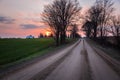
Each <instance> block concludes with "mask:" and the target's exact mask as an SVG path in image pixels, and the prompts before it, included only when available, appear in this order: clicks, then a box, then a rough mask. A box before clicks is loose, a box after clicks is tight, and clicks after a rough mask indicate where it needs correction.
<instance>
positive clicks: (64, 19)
mask: <svg viewBox="0 0 120 80" xmlns="http://www.w3.org/2000/svg"><path fill="white" fill-rule="evenodd" d="M80 10H81V7H79V4H78V2H77V0H75V1H73V0H55V1H54V2H53V3H52V4H49V5H47V6H45V8H44V12H43V16H42V20H43V21H44V22H45V23H46V24H47V25H49V26H50V28H51V30H52V32H53V33H54V36H55V40H56V45H59V43H61V44H62V43H64V42H65V36H66V30H67V27H68V26H69V25H70V24H71V23H72V22H73V20H74V18H75V16H76V14H77V13H79V12H80Z"/></svg>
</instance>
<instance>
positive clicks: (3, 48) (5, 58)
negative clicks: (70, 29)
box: [0, 38, 78, 70]
mask: <svg viewBox="0 0 120 80" xmlns="http://www.w3.org/2000/svg"><path fill="white" fill-rule="evenodd" d="M77 40H78V39H74V40H73V39H67V43H66V44H67V45H69V44H71V43H74V42H75V41H77ZM66 44H64V45H60V46H59V47H56V46H55V42H54V39H53V38H41V39H0V70H1V69H4V68H7V67H10V66H13V65H17V64H20V63H21V62H25V61H28V60H31V59H33V58H36V57H39V56H42V55H45V54H47V53H48V52H50V51H53V50H56V49H59V48H62V47H64V46H66Z"/></svg>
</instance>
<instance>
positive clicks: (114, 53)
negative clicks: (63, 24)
mask: <svg viewBox="0 0 120 80" xmlns="http://www.w3.org/2000/svg"><path fill="white" fill-rule="evenodd" d="M87 41H88V42H90V43H91V45H92V46H95V47H97V48H99V49H101V50H102V51H104V52H105V53H107V55H109V56H111V57H112V58H114V59H116V60H117V61H119V62H120V51H119V50H117V49H116V48H113V47H110V46H105V45H104V46H103V45H101V44H99V43H97V42H95V41H93V40H90V39H89V40H87Z"/></svg>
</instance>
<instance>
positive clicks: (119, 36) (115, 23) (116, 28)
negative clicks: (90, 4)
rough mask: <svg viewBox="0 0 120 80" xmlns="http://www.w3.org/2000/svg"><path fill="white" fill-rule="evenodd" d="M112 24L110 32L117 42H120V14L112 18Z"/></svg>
mask: <svg viewBox="0 0 120 80" xmlns="http://www.w3.org/2000/svg"><path fill="white" fill-rule="evenodd" d="M111 21H112V25H111V28H110V30H109V32H110V33H112V35H113V36H114V37H115V40H116V41H117V44H118V45H119V44H120V16H113V17H112V18H111Z"/></svg>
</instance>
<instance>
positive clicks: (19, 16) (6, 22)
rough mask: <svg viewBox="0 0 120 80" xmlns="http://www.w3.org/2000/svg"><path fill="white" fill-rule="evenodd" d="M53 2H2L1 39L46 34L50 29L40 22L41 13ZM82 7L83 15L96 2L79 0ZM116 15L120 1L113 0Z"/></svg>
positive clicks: (5, 0)
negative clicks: (45, 6)
mask: <svg viewBox="0 0 120 80" xmlns="http://www.w3.org/2000/svg"><path fill="white" fill-rule="evenodd" d="M52 1H53V0H0V37H2V38H5V37H16V38H18V37H20V38H25V37H26V36H27V35H30V34H31V35H33V36H35V37H37V36H38V35H39V33H45V32H46V31H47V30H48V27H47V26H46V25H44V24H43V23H41V22H40V13H42V11H43V8H44V5H47V4H50V3H52ZM78 1H79V2H80V6H81V7H82V13H84V11H85V10H86V9H88V8H89V7H90V6H92V5H93V4H94V2H95V0H78ZM113 1H114V2H115V4H114V7H115V9H116V13H117V14H118V13H119V12H120V0H113Z"/></svg>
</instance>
